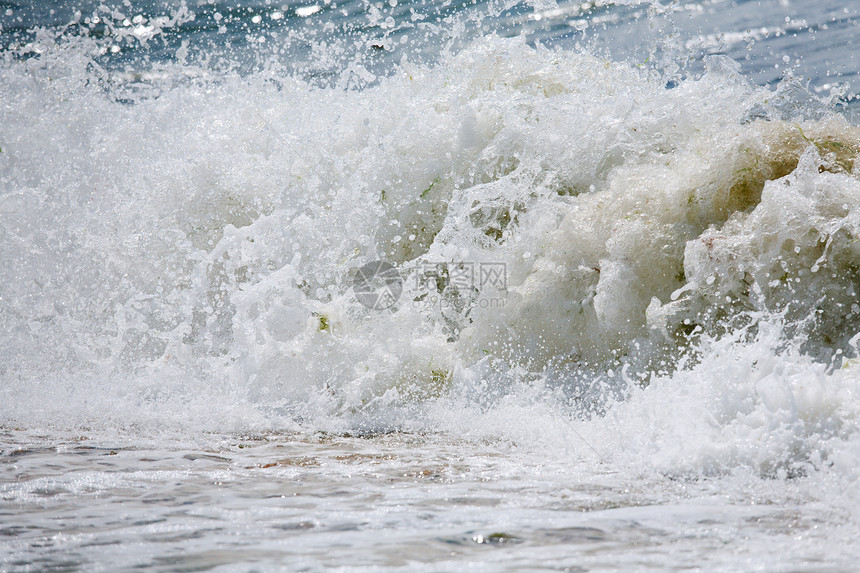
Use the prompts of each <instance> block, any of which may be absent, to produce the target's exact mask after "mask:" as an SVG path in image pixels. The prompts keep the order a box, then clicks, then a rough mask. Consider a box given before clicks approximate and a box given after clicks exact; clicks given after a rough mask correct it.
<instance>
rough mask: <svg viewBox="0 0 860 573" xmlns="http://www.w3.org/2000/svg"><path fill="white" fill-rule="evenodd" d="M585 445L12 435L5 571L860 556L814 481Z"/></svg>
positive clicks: (5, 485)
mask: <svg viewBox="0 0 860 573" xmlns="http://www.w3.org/2000/svg"><path fill="white" fill-rule="evenodd" d="M569 438H572V440H570V442H568V443H567V445H568V446H569V449H567V450H566V454H567V455H564V456H559V455H549V456H547V455H545V453H544V454H542V453H538V452H535V451H529V449H527V448H521V447H519V446H517V445H516V444H511V443H507V442H503V443H499V442H487V441H474V440H466V439H462V440H456V439H452V438H451V437H446V436H439V435H415V434H402V433H398V434H392V435H381V436H372V437H344V436H331V435H325V434H315V435H277V434H270V435H257V436H219V435H209V436H202V437H198V438H197V439H196V442H197V443H195V444H194V447H189V445H188V444H187V443H184V442H180V441H173V440H164V441H160V440H159V441H155V442H152V443H149V444H144V443H141V444H140V445H138V446H136V447H128V446H127V444H128V441H127V440H126V439H116V440H115V441H105V440H90V439H86V438H83V437H77V438H74V437H71V436H70V437H67V438H65V439H63V440H57V438H56V437H55V436H51V437H46V436H40V435H38V434H33V433H30V432H25V431H13V432H5V433H4V436H3V443H2V448H3V452H2V474H1V475H0V480H2V482H0V500H2V502H0V503H2V505H0V512H2V515H3V516H4V519H3V521H4V526H3V528H2V530H0V535H2V536H0V553H2V555H3V558H2V562H0V566H2V567H3V569H6V570H16V569H19V568H21V569H28V568H29V569H33V570H41V571H71V570H87V571H97V570H130V569H135V568H141V567H144V568H146V569H148V570H164V571H168V570H169V571H202V570H216V571H217V570H242V571H251V570H259V571H269V570H273V569H280V570H288V571H303V570H306V571H317V570H322V569H337V570H343V571H362V570H375V569H377V568H384V569H387V570H397V569H400V570H404V571H407V570H410V571H415V570H417V571H440V570H442V571H458V570H459V571H462V570H464V569H472V568H477V569H478V570H497V571H498V570H505V571H514V570H547V571H560V570H568V571H585V570H594V569H598V570H605V569H623V570H633V569H635V570H687V569H689V568H701V569H705V570H712V571H713V570H743V571H755V570H760V571H803V570H815V571H828V570H832V571H847V570H850V569H851V567H852V566H853V564H854V563H856V560H857V559H858V557H860V550H858V548H857V546H856V543H854V541H855V538H854V533H855V531H856V530H855V529H854V528H853V527H850V526H848V525H847V521H849V520H850V518H849V515H848V513H849V512H848V511H847V510H845V509H843V508H839V507H834V506H833V505H832V501H829V500H827V499H822V497H824V498H826V497H828V496H827V495H824V496H822V492H821V491H816V490H814V489H810V488H809V487H808V485H807V484H805V483H804V482H803V480H795V481H792V480H789V481H782V480H766V481H762V480H760V478H758V477H757V476H754V475H749V474H747V473H745V472H737V473H736V475H732V476H723V477H715V478H713V479H704V480H701V479H699V480H685V479H678V478H675V479H669V478H668V477H666V476H661V475H635V474H632V475H631V474H628V473H626V472H624V471H619V468H617V467H613V466H612V465H610V464H606V463H603V462H600V461H599V460H597V459H596V456H595V455H593V452H585V453H583V452H582V451H579V450H581V447H580V446H581V443H580V444H576V443H575V442H574V440H575V439H576V437H575V436H569ZM22 442H23V443H26V444H27V446H26V447H24V448H22V447H21V446H20V445H19V444H21V443H22ZM589 453H590V454H592V455H591V456H589V455H588V454H589Z"/></svg>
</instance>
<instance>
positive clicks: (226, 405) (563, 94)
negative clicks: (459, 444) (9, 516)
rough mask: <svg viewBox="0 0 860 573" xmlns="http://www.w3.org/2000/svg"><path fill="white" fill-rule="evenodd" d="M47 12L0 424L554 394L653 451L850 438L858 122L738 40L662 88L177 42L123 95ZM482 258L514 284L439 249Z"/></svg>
mask: <svg viewBox="0 0 860 573" xmlns="http://www.w3.org/2000/svg"><path fill="white" fill-rule="evenodd" d="M43 43H44V45H45V46H46V47H48V49H47V51H46V52H45V53H44V54H43V55H42V56H41V57H40V58H36V59H29V60H26V61H12V60H10V61H8V62H7V63H6V64H5V67H4V75H3V77H2V79H0V82H2V87H0V90H2V92H3V93H7V94H11V93H15V94H16V97H15V98H14V99H9V100H7V102H6V105H5V107H4V108H3V110H2V124H3V126H4V130H3V132H2V140H0V147H2V149H3V154H2V156H0V161H2V181H3V185H4V193H3V195H2V198H0V205H2V207H0V209H2V213H3V215H2V216H3V220H4V223H3V225H2V231H1V232H2V234H3V235H2V241H0V249H2V258H3V261H4V265H5V266H6V268H7V277H6V279H5V281H4V284H3V287H2V300H3V306H2V310H0V312H2V320H3V323H4V334H3V337H4V339H3V340H4V342H3V355H4V356H3V363H4V366H3V368H4V370H3V377H4V380H5V388H4V400H3V405H2V418H3V420H4V421H5V423H6V424H16V425H25V426H26V425H32V424H40V423H47V422H50V423H52V424H58V425H61V426H72V427H73V426H75V425H79V424H90V425H94V426H100V425H104V424H107V425H115V424H120V425H127V424H144V425H147V424H152V423H156V424H159V425H167V426H175V427H180V426H184V425H186V424H187V423H189V422H193V424H194V425H195V426H197V427H199V428H206V429H215V430H233V429H241V428H249V427H256V428H265V427H270V428H271V427H275V428H283V427H290V428H292V427H296V426H295V425H296V424H300V425H302V426H303V427H306V428H312V429H313V428H327V429H340V430H345V429H349V428H354V427H356V425H357V426H360V427H367V428H369V429H380V428H390V427H409V428H411V429H419V430H421V429H431V428H436V427H445V426H446V425H447V426H449V427H450V428H457V427H460V426H459V424H460V422H459V421H458V420H459V418H458V417H457V416H456V415H455V414H452V413H451V412H456V411H472V409H473V408H478V409H479V410H480V411H482V412H485V414H484V416H485V417H483V418H479V419H480V420H484V421H483V422H481V423H482V424H487V426H486V428H487V429H486V432H490V433H496V432H497V433H499V434H502V435H510V436H511V437H512V438H514V439H519V438H520V437H521V430H520V429H518V428H519V425H518V424H513V423H511V424H508V423H503V424H501V425H499V424H498V423H497V422H494V421H492V420H494V419H506V418H505V416H506V414H504V412H506V411H507V410H506V408H508V407H509V404H510V401H511V400H515V401H516V400H518V399H522V400H524V403H522V404H519V405H518V406H517V407H518V408H525V409H526V410H525V411H524V413H523V415H524V416H525V415H527V416H528V417H529V418H530V419H534V417H535V416H536V415H537V414H536V413H535V410H534V408H536V407H538V406H536V405H535V404H536V403H539V402H541V401H542V400H543V401H545V400H550V401H551V402H552V403H553V404H556V406H553V408H561V410H559V411H563V412H566V413H565V414H564V416H567V415H570V413H571V412H575V413H579V414H582V415H586V416H587V417H589V421H588V422H587V424H586V426H585V427H584V428H585V429H583V430H582V431H583V432H587V433H588V435H589V436H590V438H589V439H591V440H593V441H594V442H595V443H596V444H599V445H600V449H602V451H603V453H604V454H605V455H608V456H620V457H621V458H625V457H626V456H632V457H634V458H637V459H640V460H642V459H648V460H650V461H649V462H648V463H652V462H653V463H654V464H655V465H656V466H658V467H660V468H663V469H665V471H669V472H686V471H693V472H705V473H707V472H710V471H730V470H731V469H732V468H733V467H737V466H739V465H741V466H750V467H755V468H758V470H760V471H761V472H763V473H766V474H768V475H770V474H773V475H783V474H786V475H787V474H791V475H794V473H793V472H801V471H807V470H808V469H809V468H812V469H816V468H822V467H825V466H828V465H834V466H839V467H843V468H847V467H848V466H850V464H848V463H846V462H845V461H844V460H846V459H853V458H852V456H853V455H854V454H852V453H851V452H856V448H857V446H856V443H858V442H857V440H858V438H857V433H856V428H855V416H856V411H855V409H856V408H855V405H854V404H855V401H856V400H855V399H856V397H855V396H854V394H853V385H855V384H856V381H857V372H856V370H857V369H856V368H854V367H853V366H849V367H846V368H844V369H841V368H840V366H841V365H842V363H843V360H845V359H849V358H852V357H855V356H856V353H857V349H856V344H855V345H854V346H852V344H851V343H850V340H852V337H854V339H855V341H856V336H855V335H856V334H857V332H858V331H860V308H858V307H857V300H858V295H857V289H858V288H860V277H858V274H857V272H858V271H857V269H858V265H860V252H858V247H857V244H858V243H857V236H858V233H860V228H858V227H860V183H858V181H857V174H858V172H857V168H856V167H855V157H856V155H857V153H858V151H860V137H858V131H857V129H856V128H855V127H852V126H850V125H848V124H847V123H846V122H845V120H843V119H841V118H840V117H839V116H835V115H834V116H829V117H827V118H826V119H823V120H818V121H816V122H809V121H804V120H803V118H802V117H800V116H801V115H802V111H801V112H800V113H799V114H798V116H797V117H786V116H785V113H784V108H783V107H780V105H781V103H780V99H779V96H778V95H777V97H774V94H773V93H772V92H770V91H768V90H764V89H760V88H756V87H754V86H752V85H750V84H749V83H748V82H746V81H745V80H744V79H743V77H742V76H741V75H740V74H739V72H738V69H737V67H736V66H735V65H734V63H733V62H731V61H730V60H728V59H725V58H719V57H718V58H714V59H712V60H710V63H709V65H708V68H707V71H706V73H705V74H704V75H703V76H702V77H701V78H698V79H696V78H693V79H688V80H686V81H683V82H681V83H680V85H678V86H677V87H676V88H674V89H667V88H666V87H665V85H664V83H663V82H662V81H661V80H660V79H659V78H658V77H656V76H654V75H653V74H650V73H648V72H645V71H643V70H639V69H636V68H634V67H630V66H627V65H623V64H619V63H614V62H611V61H606V60H602V59H600V58H597V57H594V56H591V55H587V54H582V53H572V52H569V51H556V50H549V49H544V48H534V47H530V46H529V45H527V44H526V43H524V42H523V41H522V40H519V39H506V40H503V39H498V38H487V39H484V40H481V41H477V42H475V43H473V44H472V45H471V46H470V47H468V48H467V49H465V50H463V51H462V52H460V53H458V54H456V55H454V56H450V57H448V58H447V59H443V61H442V62H441V63H439V64H437V65H434V66H431V67H427V66H420V65H417V64H409V63H404V64H403V65H402V66H401V67H400V68H398V69H397V71H396V72H395V73H393V74H392V75H391V76H390V77H386V78H382V79H380V80H379V81H378V83H377V84H376V85H373V86H372V87H368V88H366V89H364V90H361V91H343V90H336V89H323V88H318V87H312V86H310V85H308V84H306V83H304V82H303V81H301V80H299V79H295V78H290V77H279V78H278V82H279V87H276V86H275V85H273V84H272V83H270V82H269V81H268V80H269V79H271V75H270V74H268V73H267V74H257V75H252V76H250V77H239V76H229V77H217V78H216V77H215V76H210V75H207V74H208V72H205V71H203V70H200V69H197V70H195V72H194V75H196V77H197V78H198V79H196V80H194V81H181V82H178V83H177V84H176V85H173V86H168V85H165V86H164V87H163V88H162V89H161V91H160V93H159V94H158V97H154V98H151V99H144V100H142V101H138V102H137V103H136V104H134V105H127V104H124V103H118V102H117V101H116V100H115V99H114V98H113V97H111V92H110V90H107V91H106V90H104V89H103V88H102V86H99V85H98V83H97V82H96V81H95V79H96V78H97V77H98V74H99V73H100V72H98V71H97V69H95V68H93V66H92V65H91V64H90V60H89V59H88V56H87V51H86V50H85V49H84V48H81V47H77V46H75V45H61V44H53V45H51V44H50V42H49V41H48V40H45V41H44V42H43ZM171 74H172V75H175V74H173V73H172V72H171ZM171 74H168V77H170V75H171ZM774 102H776V103H774ZM818 115H820V114H818V112H816V116H818ZM755 118H758V119H755ZM373 260H387V261H391V262H392V263H394V264H395V265H397V266H398V269H399V272H400V273H401V275H402V277H403V280H404V282H403V293H402V294H401V295H400V297H399V300H398V302H397V305H396V306H395V307H393V308H392V309H389V310H384V311H377V310H372V309H367V308H365V307H363V306H362V305H361V304H359V303H358V302H357V300H356V297H355V295H354V292H353V290H352V288H351V287H352V284H353V282H352V280H353V274H354V270H355V269H356V268H357V267H359V266H361V265H362V264H364V263H366V262H368V261H373ZM435 263H445V264H446V265H447V266H446V267H444V269H445V270H444V272H445V273H448V275H447V276H445V277H442V276H437V277H436V279H437V281H436V282H435V283H433V285H435V286H432V285H430V283H427V282H426V281H425V280H423V279H424V278H426V277H425V276H424V275H423V274H422V273H424V269H426V268H427V265H429V264H435ZM482 265H483V266H482ZM491 265H496V267H495V268H496V270H497V272H501V273H502V275H501V276H502V278H503V279H504V281H503V282H504V284H502V283H499V282H494V283H493V284H489V283H486V284H483V283H482V284H477V283H476V282H475V281H476V280H477V279H475V278H474V277H477V276H478V275H476V274H473V275H469V276H471V277H473V278H472V283H469V285H466V286H464V285H462V284H461V285H459V287H460V288H458V285H457V283H456V281H454V280H452V279H451V275H450V273H452V272H453V273H456V272H458V270H457V269H458V268H459V269H460V271H463V270H464V269H466V270H469V271H470V272H472V273H477V272H479V271H480V269H481V268H485V267H486V268H490V266H491ZM461 275H462V273H461ZM497 278H498V277H497ZM440 281H441V282H440ZM445 281H448V282H447V286H446V282H445ZM472 286H474V287H475V288H471V287H472ZM479 287H481V288H479ZM434 289H437V290H434ZM528 396H532V397H531V398H529V397H528ZM512 397H515V398H512ZM530 400H531V401H530ZM438 404H446V406H445V412H448V415H449V416H450V420H448V421H447V422H446V421H445V417H444V416H442V414H440V410H439V406H438ZM540 407H543V406H540ZM569 408H573V410H569ZM679 410H681V411H680V412H679ZM486 412H491V413H492V415H490V414H486ZM547 415H548V416H550V417H551V418H553V417H557V412H555V411H554V410H553V411H552V412H550V413H549V414H547ZM440 416H442V419H440ZM498 416H501V418H498ZM655 420H658V422H656V423H655ZM461 429H462V428H461ZM470 431H473V432H476V433H477V434H482V433H483V432H484V430H480V429H472V430H470ZM621 436H629V437H630V438H631V439H630V440H629V441H626V443H625V444H624V445H623V446H622V445H621V444H620V443H619V440H620V439H621ZM682 437H683V439H682ZM652 452H653V453H654V457H653V458H651V457H650V456H651V454H652ZM840 460H842V461H840ZM846 471H849V470H846ZM780 472H783V473H780Z"/></svg>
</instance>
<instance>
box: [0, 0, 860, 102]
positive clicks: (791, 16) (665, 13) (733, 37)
mask: <svg viewBox="0 0 860 573" xmlns="http://www.w3.org/2000/svg"><path fill="white" fill-rule="evenodd" d="M0 27H2V31H0V45H2V51H3V53H4V54H5V55H6V57H16V58H28V57H33V56H34V55H35V54H36V53H38V51H39V50H40V49H41V48H40V47H39V42H38V41H37V40H36V38H37V30H39V29H41V30H43V31H44V32H43V35H42V36H39V37H40V38H41V39H42V40H45V39H48V38H57V39H59V41H60V42H63V41H69V40H70V39H73V38H86V39H89V40H91V41H92V43H93V49H94V51H96V52H97V54H96V56H95V58H94V62H96V63H97V64H98V65H100V66H103V67H104V68H105V69H106V70H109V71H118V70H119V71H142V70H146V69H149V68H151V67H152V66H153V65H157V64H160V63H165V62H176V61H181V62H182V63H185V64H191V63H193V64H195V65H202V66H205V67H208V68H212V69H221V70H238V71H240V72H245V73H248V72H253V71H260V70H262V69H268V70H274V69H277V70H281V71H286V72H287V73H289V74H294V75H298V76H300V77H302V78H304V79H308V80H310V81H312V82H316V83H319V84H322V85H337V84H338V83H339V84H340V85H342V86H343V87H351V88H360V87H362V86H365V85H367V84H368V83H373V81H374V79H375V78H376V77H378V76H379V75H387V74H390V73H391V72H392V71H393V70H394V69H396V68H397V66H398V65H399V64H401V63H403V62H404V61H410V62H413V63H416V62H419V63H432V62H433V61H435V59H436V58H437V57H438V56H439V54H440V53H450V52H456V51H457V50H458V49H459V48H461V47H462V46H463V45H465V44H467V43H468V42H469V41H471V40H472V39H474V38H475V37H478V36H483V35H489V34H495V35H500V36H513V35H525V36H526V37H527V38H528V39H529V41H530V42H531V43H533V44H534V43H540V44H543V45H545V46H550V47H558V48H562V49H578V50H589V51H591V52H594V53H596V54H600V55H603V56H605V57H607V58H610V59H612V60H616V61H627V62H629V63H633V64H635V65H639V66H642V67H645V68H648V69H653V70H655V71H656V72H659V73H662V74H664V76H665V77H666V80H667V81H668V82H673V81H677V80H679V79H681V78H683V77H686V76H688V75H691V74H692V75H696V74H699V73H700V72H701V70H702V62H703V60H704V59H705V58H706V57H707V56H709V55H714V54H724V55H727V56H729V57H731V58H732V59H734V60H736V61H738V62H740V64H741V67H742V70H743V73H744V74H745V75H746V76H747V77H748V78H749V80H750V81H752V82H754V83H756V84H759V85H775V84H777V83H779V82H780V81H782V80H783V79H785V78H786V77H790V78H792V81H794V82H795V83H796V84H797V85H798V86H799V87H805V88H808V89H809V90H810V91H811V92H812V93H814V94H816V95H818V96H820V97H822V98H825V99H826V100H827V101H828V103H829V104H831V105H834V106H837V107H841V106H848V107H854V106H856V105H857V97H858V93H860V56H858V50H857V49H856V46H857V44H858V40H860V7H858V6H857V5H853V4H851V3H848V4H846V3H845V2H840V1H839V0H824V1H821V2H799V1H796V0H746V1H729V0H697V1H693V2H687V3H683V4H681V3H679V2H658V1H653V2H644V1H643V2H604V1H597V2H560V3H558V4H555V3H549V2H546V3H525V2H515V1H509V2H497V1H491V2H487V1H480V2H479V1H466V2H462V1H450V0H449V1H444V2H440V1H438V0H437V1H429V0H425V1H421V2H409V1H400V2H398V1H396V0H392V1H388V2H367V1H363V2H362V1H358V0H347V1H344V2H336V1H322V0H320V1H318V2H271V1H254V2H251V1H235V2H234V1H230V2H223V1H208V2H204V1H200V2H188V3H186V2H171V1H165V0H161V1H152V0H150V1H136V2H125V3H122V2H104V3H102V2H92V1H89V2H88V1H77V2H74V1H73V2H61V1H44V2H35V1H30V2H26V1H18V2H3V3H0ZM358 69H363V70H367V71H368V72H369V73H367V74H365V73H364V72H358V73H357V72H356V70H358ZM138 79H139V78H138Z"/></svg>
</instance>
